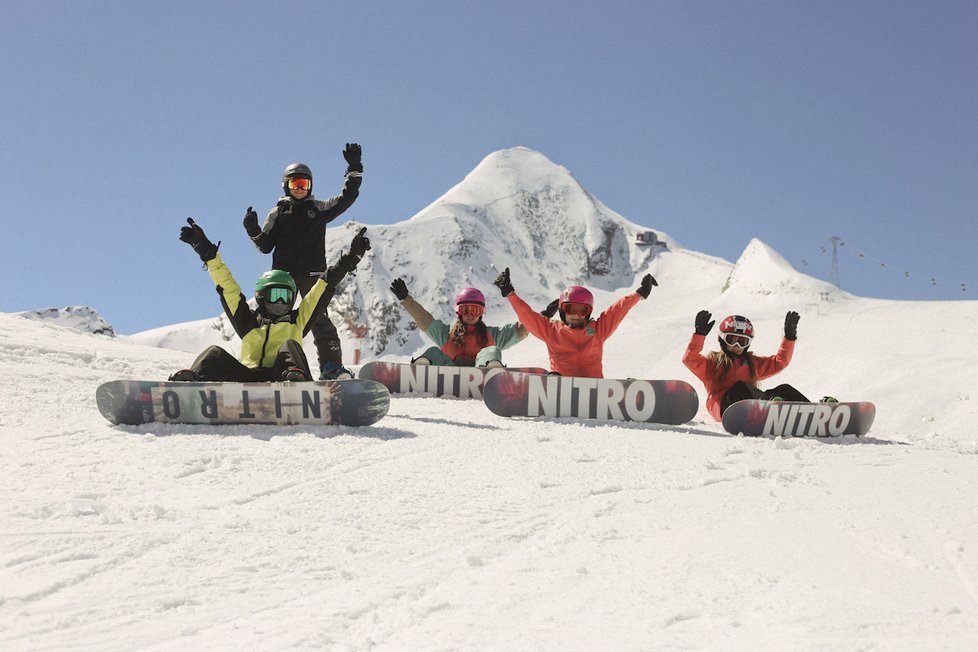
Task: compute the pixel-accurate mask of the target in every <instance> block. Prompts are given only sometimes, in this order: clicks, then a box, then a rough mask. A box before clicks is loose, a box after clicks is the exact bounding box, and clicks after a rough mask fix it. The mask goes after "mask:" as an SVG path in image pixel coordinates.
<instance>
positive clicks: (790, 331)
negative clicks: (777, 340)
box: [784, 310, 801, 342]
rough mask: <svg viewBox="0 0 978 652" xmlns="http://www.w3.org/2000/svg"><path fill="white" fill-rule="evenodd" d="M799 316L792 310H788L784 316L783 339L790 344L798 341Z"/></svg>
mask: <svg viewBox="0 0 978 652" xmlns="http://www.w3.org/2000/svg"><path fill="white" fill-rule="evenodd" d="M799 319H801V316H800V315H799V314H798V313H797V312H795V311H794V310H789V311H788V314H787V315H785V316H784V339H786V340H791V341H792V342H793V341H795V340H796V339H798V320H799Z"/></svg>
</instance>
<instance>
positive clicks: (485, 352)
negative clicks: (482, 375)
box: [418, 346, 503, 367]
mask: <svg viewBox="0 0 978 652" xmlns="http://www.w3.org/2000/svg"><path fill="white" fill-rule="evenodd" d="M418 357H419V358H421V357H424V358H428V360H429V361H430V362H431V364H434V365H441V366H446V367H485V366H486V365H487V364H489V363H490V362H492V361H493V360H496V361H497V362H500V363H502V361H503V350H502V349H500V348H499V347H498V346H487V347H486V348H484V349H482V350H481V351H479V353H478V354H477V355H476V357H475V360H474V361H472V360H469V361H465V360H452V359H451V358H449V357H448V356H447V355H445V352H444V351H442V350H441V349H439V348H438V347H437V346H433V347H431V348H429V349H427V350H425V352H424V353H422V354H421V355H419V356H418ZM473 363H474V364H473Z"/></svg>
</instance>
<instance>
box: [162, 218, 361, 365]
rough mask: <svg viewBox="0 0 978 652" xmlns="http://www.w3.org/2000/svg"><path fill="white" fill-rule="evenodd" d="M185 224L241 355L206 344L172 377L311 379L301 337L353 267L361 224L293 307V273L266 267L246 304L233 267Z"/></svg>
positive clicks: (357, 258)
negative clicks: (251, 303)
mask: <svg viewBox="0 0 978 652" xmlns="http://www.w3.org/2000/svg"><path fill="white" fill-rule="evenodd" d="M187 223H188V224H189V226H185V227H183V228H181V229H180V239H181V240H182V241H184V242H186V243H187V244H189V245H190V246H191V247H193V250H194V251H195V252H196V253H197V255H198V256H200V259H201V260H202V261H204V264H205V265H206V267H207V271H208V273H209V274H210V276H211V279H212V280H213V281H214V285H215V286H217V292H218V294H219V295H220V297H221V305H222V306H223V307H224V312H225V314H227V316H228V319H230V321H231V326H232V328H234V332H235V333H237V334H238V337H240V338H241V356H240V360H239V359H237V358H235V357H234V356H233V355H231V354H230V353H228V352H227V351H226V350H224V349H223V348H221V347H219V346H210V347H208V348H206V349H205V350H204V351H203V352H202V353H201V354H200V355H199V356H197V359H196V360H194V363H193V364H192V365H191V366H190V368H189V369H183V370H181V371H178V372H176V373H175V374H173V375H172V376H170V380H184V381H196V380H208V381H235V382H256V381H271V380H294V381H305V380H311V379H312V374H311V373H310V370H309V362H308V361H307V359H306V356H305V354H304V353H303V351H302V338H303V336H305V335H306V333H308V332H309V330H310V328H312V322H313V321H314V319H313V318H314V317H315V316H317V315H318V314H319V309H320V308H322V307H323V306H322V305H321V304H322V303H323V302H325V303H326V304H328V303H329V302H330V300H332V298H333V294H334V293H335V291H336V285H337V284H338V283H339V282H340V281H341V280H343V278H344V277H345V276H346V275H347V274H348V273H349V272H351V271H353V270H354V269H355V268H356V266H357V263H359V262H360V258H361V257H362V256H363V254H364V252H366V251H367V250H368V249H370V240H369V239H367V238H366V236H364V235H363V233H364V231H366V228H363V229H361V230H360V232H359V233H357V235H356V236H355V237H354V238H353V241H352V242H351V243H350V252H349V253H348V254H345V255H344V256H342V257H341V258H340V260H339V262H338V263H337V264H336V265H334V266H332V267H330V268H329V269H328V270H327V271H326V273H325V275H324V276H325V278H319V279H317V280H316V282H315V284H314V285H313V287H312V288H311V289H310V290H309V292H307V293H306V295H305V297H303V299H302V301H301V302H300V303H299V306H298V308H296V309H295V310H293V305H294V303H295V298H296V294H297V287H296V283H295V280H294V279H293V278H292V276H291V275H290V274H289V273H288V272H285V271H282V270H271V271H269V272H265V273H264V274H262V275H261V276H260V277H259V278H258V282H257V283H256V285H255V300H256V302H257V306H258V307H257V310H252V309H251V306H249V305H248V301H247V299H246V298H245V295H244V293H243V292H242V291H241V287H240V286H239V285H238V283H237V281H235V280H234V276H232V274H231V270H229V269H228V267H227V265H226V264H225V263H224V261H223V260H222V259H221V256H220V255H219V254H218V253H217V246H216V245H214V244H213V243H212V242H211V241H210V240H208V239H207V236H206V235H204V231H203V229H201V228H200V226H199V225H197V224H195V223H194V221H193V220H192V219H191V218H187Z"/></svg>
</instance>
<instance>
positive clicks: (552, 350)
mask: <svg viewBox="0 0 978 652" xmlns="http://www.w3.org/2000/svg"><path fill="white" fill-rule="evenodd" d="M507 298H508V299H509V304H510V305H511V306H513V310H515V311H516V316H517V317H519V320H520V323H521V324H523V327H524V328H526V330H527V331H529V332H530V333H532V334H533V335H534V336H535V337H537V338H539V339H541V340H543V341H544V343H545V344H546V345H547V353H549V354H550V369H551V371H556V372H557V373H559V374H560V375H562V376H580V377H583V378H604V371H603V369H602V367H601V358H602V357H603V356H604V341H605V340H606V339H608V338H609V337H611V334H612V333H614V332H615V330H616V329H617V328H618V325H619V324H620V323H621V320H622V319H624V318H625V315H627V314H628V311H629V310H631V309H632V308H633V307H634V306H635V304H636V303H638V302H639V301H640V300H641V299H642V297H641V296H639V294H638V293H637V292H632V293H631V294H629V295H628V296H625V297H622V298H621V299H619V300H618V301H616V302H615V303H613V304H611V306H610V307H609V308H608V309H607V310H605V311H604V312H603V313H601V315H600V316H599V317H598V318H597V319H592V320H591V321H589V322H588V323H587V324H586V325H585V326H584V328H571V327H570V326H568V325H567V324H564V323H563V322H560V321H554V320H551V319H547V318H546V317H544V316H543V315H541V314H540V313H538V312H537V311H535V310H534V309H533V308H531V307H530V306H528V305H527V304H526V302H525V301H523V299H520V298H519V297H518V296H516V293H515V292H512V293H510V294H509V296H508V297H507Z"/></svg>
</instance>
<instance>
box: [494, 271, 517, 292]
mask: <svg viewBox="0 0 978 652" xmlns="http://www.w3.org/2000/svg"><path fill="white" fill-rule="evenodd" d="M492 284H493V285H495V286H496V287H497V288H499V291H500V292H502V293H503V296H504V297H505V296H508V295H509V293H510V292H513V291H514V290H513V284H512V283H510V282H509V268H508V267H507V268H506V269H504V270H503V271H502V272H501V273H500V274H499V276H497V277H496V280H495V281H493V282H492Z"/></svg>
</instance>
